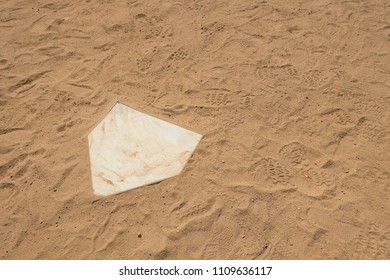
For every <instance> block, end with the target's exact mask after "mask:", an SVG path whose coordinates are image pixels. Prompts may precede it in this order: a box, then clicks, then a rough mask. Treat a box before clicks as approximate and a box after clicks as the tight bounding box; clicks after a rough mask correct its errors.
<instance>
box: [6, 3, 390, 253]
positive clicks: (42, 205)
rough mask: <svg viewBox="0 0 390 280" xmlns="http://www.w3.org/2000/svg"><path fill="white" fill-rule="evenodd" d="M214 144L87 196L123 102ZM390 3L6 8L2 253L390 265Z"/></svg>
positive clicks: (25, 5)
mask: <svg viewBox="0 0 390 280" xmlns="http://www.w3.org/2000/svg"><path fill="white" fill-rule="evenodd" d="M117 101H121V102H123V103H124V104H126V105H128V106H130V107H132V108H134V109H136V110H139V111H142V112H145V113H147V114H150V115H152V116H156V117H159V118H161V119H164V120H167V121H169V122H172V123H175V124H177V125H180V126H182V127H185V128H187V129H190V130H193V131H195V132H198V133H201V134H203V135H204V138H203V140H202V141H201V142H200V144H199V146H198V148H197V149H196V151H195V153H194V154H193V156H192V158H191V159H190V161H189V162H188V164H187V165H186V167H185V169H184V171H183V172H182V174H181V175H180V176H176V177H174V178H170V179H168V180H166V181H163V182H161V183H159V184H155V185H152V186H148V187H144V188H139V189H136V190H132V191H129V192H126V193H123V194H120V195H115V196H109V197H98V196H95V195H94V194H93V190H92V186H91V174H90V165H89V155H88V142H87V136H88V133H89V132H90V131H91V130H92V128H93V127H94V126H96V124H97V123H98V122H100V121H101V120H102V118H103V117H104V116H105V115H106V114H107V113H108V111H109V109H110V108H111V107H112V106H113V104H115V102H117ZM389 174H390V1H387V0H370V1H363V0H361V1H359V0H350V1H341V0H318V1H314V0H312V1H308V0H292V1H285V0H268V1H254V0H252V1H245V0H244V1H228V0H215V1H211V0H209V1H205V0H164V1H141V0H118V1H113V0H77V1H69V0H56V1H51V0H48V1H43V0H38V1H36V0H33V1H30V0H29V1H27V0H10V1H6V0H0V210H1V215H0V258H1V259H122V258H125V259H389V258H390V200H389V198H390V182H389Z"/></svg>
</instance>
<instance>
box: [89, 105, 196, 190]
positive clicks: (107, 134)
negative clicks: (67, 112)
mask: <svg viewBox="0 0 390 280" xmlns="http://www.w3.org/2000/svg"><path fill="white" fill-rule="evenodd" d="M201 138H202V135H200V134H197V133H195V132H192V131H189V130H187V129H184V128H182V127H179V126H177V125H174V124H171V123H168V122H166V121H163V120H160V119H158V118H155V117H152V116H149V115H147V114H144V113H141V112H138V111H136V110H133V109H131V108H129V107H127V106H126V105H123V104H121V103H116V104H115V106H114V107H113V108H112V109H111V111H110V112H109V113H108V114H107V116H106V117H105V118H104V119H103V120H102V121H101V122H100V123H99V124H98V125H97V126H96V127H95V128H94V129H93V130H92V132H91V133H90V134H89V135H88V142H89V156H90V161H91V172H92V185H93V189H94V192H95V194H96V195H103V196H106V195H112V194H117V193H121V192H124V191H128V190H131V189H134V188H138V187H142V186H146V185H150V184H153V183H157V182H160V181H162V180H164V179H167V178H169V177H172V176H175V175H178V174H179V173H180V172H181V171H182V169H183V167H184V165H185V164H186V163H187V161H188V159H189V158H190V157H191V155H192V153H193V151H194V150H195V147H196V145H197V144H198V143H199V141H200V140H201Z"/></svg>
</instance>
